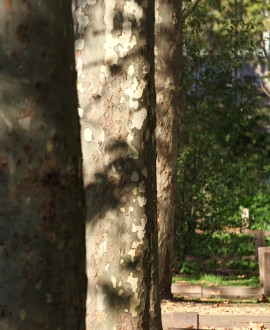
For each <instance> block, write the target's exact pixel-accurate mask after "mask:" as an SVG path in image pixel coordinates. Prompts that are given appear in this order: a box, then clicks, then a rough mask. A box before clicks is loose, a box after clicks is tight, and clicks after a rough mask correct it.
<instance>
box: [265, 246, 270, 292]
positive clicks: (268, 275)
mask: <svg viewBox="0 0 270 330" xmlns="http://www.w3.org/2000/svg"><path fill="white" fill-rule="evenodd" d="M264 294H265V295H266V297H270V251H266V252H264Z"/></svg>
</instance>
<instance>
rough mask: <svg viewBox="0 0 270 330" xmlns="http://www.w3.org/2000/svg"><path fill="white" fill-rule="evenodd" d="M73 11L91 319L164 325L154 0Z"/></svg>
mask: <svg viewBox="0 0 270 330" xmlns="http://www.w3.org/2000/svg"><path fill="white" fill-rule="evenodd" d="M74 18H75V22H76V32H75V33H76V42H75V48H76V60H77V72H78V91H79V103H80V108H79V113H80V116H81V136H82V148H83V159H84V165H83V168H84V184H85V191H86V201H87V229H86V240H87V275H88V298H87V329H89V330H95V329H105V330H107V329H108V330H110V329H118V330H120V329H134V330H135V329H147V330H148V329H150V328H152V329H154V328H153V326H154V325H153V324H155V330H158V329H161V321H160V308H159V309H158V308H157V306H159V302H158V301H156V302H153V301H152V300H151V303H150V295H151V294H150V289H151V283H152V280H154V279H155V277H153V276H152V274H155V269H154V267H155V265H156V259H155V258H154V254H153V253H154V251H153V246H154V244H155V234H156V167H155V159H156V155H155V139H154V129H155V114H154V106H155V104H154V103H155V93H154V63H153V62H154V54H153V52H154V51H153V48H154V45H153V42H154V3H153V1H147V0H144V1H142V2H141V1H140V2H137V1H134V0H130V1H122V0H105V1H90V0H85V1H80V2H79V1H74ZM156 273H157V272H156ZM155 285H156V283H155ZM152 289H153V286H152ZM153 291H154V290H152V292H153ZM156 296H157V292H156ZM157 299H158V298H156V300H157ZM151 304H153V305H152V306H150V305H151ZM154 305H155V306H154ZM158 310H159V315H158V316H157V317H155V315H153V311H157V312H158ZM154 317H155V320H154V321H153V319H154Z"/></svg>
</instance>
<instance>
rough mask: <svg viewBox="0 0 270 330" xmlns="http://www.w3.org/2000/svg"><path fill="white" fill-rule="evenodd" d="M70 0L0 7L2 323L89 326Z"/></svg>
mask: <svg viewBox="0 0 270 330" xmlns="http://www.w3.org/2000/svg"><path fill="white" fill-rule="evenodd" d="M73 40H74V39H73V27H72V15H71V2H70V1H67V0H65V1H62V2H61V1H36V0H28V1H23V0H17V1H1V4H0V91H1V92H0V250H1V256H0V329H1V330H2V329H3V330H5V329H10V330H15V329H20V330H32V329H33V330H36V329H74V330H78V329H85V298H86V274H85V229H84V228H85V222H84V215H83V213H84V211H83V210H84V197H83V196H84V195H83V181H82V173H81V149H80V130H79V119H78V116H77V114H76V109H77V96H76V75H75V62H74V48H73V44H74V42H73Z"/></svg>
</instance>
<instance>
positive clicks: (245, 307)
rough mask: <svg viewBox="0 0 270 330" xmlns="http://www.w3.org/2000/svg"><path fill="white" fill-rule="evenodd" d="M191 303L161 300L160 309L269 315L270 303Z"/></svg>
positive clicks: (166, 310)
mask: <svg viewBox="0 0 270 330" xmlns="http://www.w3.org/2000/svg"><path fill="white" fill-rule="evenodd" d="M203 299H204V298H201V299H200V301H192V300H188V299H185V298H183V299H178V300H174V301H171V300H163V301H162V303H161V308H162V311H163V312H196V313H199V314H230V315H240V314H242V315H244V314H253V315H255V314H257V315H259V314H270V303H268V304H267V303H250V302H249V301H246V302H245V300H242V302H241V303H233V302H231V301H229V300H225V299H224V300H220V301H217V300H212V302H211V300H209V299H208V300H207V299H205V301H203Z"/></svg>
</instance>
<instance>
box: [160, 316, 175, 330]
mask: <svg viewBox="0 0 270 330" xmlns="http://www.w3.org/2000/svg"><path fill="white" fill-rule="evenodd" d="M161 320H162V328H163V330H167V329H169V328H171V327H173V313H162V314H161Z"/></svg>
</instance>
